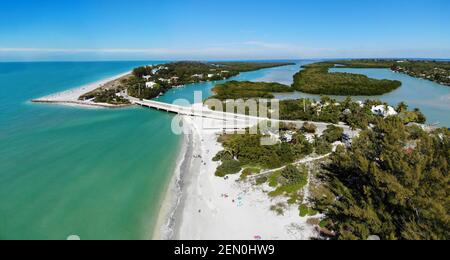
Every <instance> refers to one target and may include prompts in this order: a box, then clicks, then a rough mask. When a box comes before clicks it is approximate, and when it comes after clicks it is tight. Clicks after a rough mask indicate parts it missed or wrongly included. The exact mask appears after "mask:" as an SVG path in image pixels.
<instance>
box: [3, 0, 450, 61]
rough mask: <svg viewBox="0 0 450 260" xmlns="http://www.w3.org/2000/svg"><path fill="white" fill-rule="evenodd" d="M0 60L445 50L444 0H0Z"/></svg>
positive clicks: (449, 36) (443, 53) (439, 53)
mask: <svg viewBox="0 0 450 260" xmlns="http://www.w3.org/2000/svg"><path fill="white" fill-rule="evenodd" d="M0 6H1V8H0V60H3V61H5V60H129V59H141V60H142V59H201V60H205V59H300V58H355V57H423V58H450V15H449V14H450V1H449V0H314V1H313V0H221V1H219V0H0Z"/></svg>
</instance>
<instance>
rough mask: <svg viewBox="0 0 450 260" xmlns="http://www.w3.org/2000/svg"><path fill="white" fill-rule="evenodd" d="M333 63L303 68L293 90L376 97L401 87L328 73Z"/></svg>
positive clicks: (295, 79) (390, 82) (366, 78)
mask: <svg viewBox="0 0 450 260" xmlns="http://www.w3.org/2000/svg"><path fill="white" fill-rule="evenodd" d="M334 66H335V63H334V62H319V63H314V64H310V65H305V66H303V68H304V69H303V70H302V71H300V72H299V73H297V74H296V75H295V76H294V84H293V88H295V89H296V90H298V91H301V92H305V93H310V94H320V95H341V96H356V95H361V96H376V95H382V94H385V93H388V92H391V91H393V90H395V89H397V88H398V87H400V86H401V82H400V81H392V80H377V79H371V78H369V77H367V76H365V75H359V74H351V73H330V72H329V69H330V68H333V67H334Z"/></svg>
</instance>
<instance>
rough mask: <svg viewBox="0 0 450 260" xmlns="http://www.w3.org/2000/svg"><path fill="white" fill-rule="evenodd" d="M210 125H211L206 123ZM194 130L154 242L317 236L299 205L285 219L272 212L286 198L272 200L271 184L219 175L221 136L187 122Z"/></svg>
mask: <svg viewBox="0 0 450 260" xmlns="http://www.w3.org/2000/svg"><path fill="white" fill-rule="evenodd" d="M208 121H209V120H208ZM183 122H186V123H185V125H187V126H188V128H189V130H191V131H192V134H191V135H188V136H185V137H184V138H185V141H184V147H183V148H182V152H181V154H180V156H179V157H178V158H179V159H178V160H179V161H178V162H177V168H176V170H175V171H174V173H173V175H172V177H171V181H170V185H169V187H168V188H167V190H166V193H165V194H164V195H163V200H162V204H161V208H160V210H159V213H158V218H157V224H156V226H155V228H154V233H153V238H152V239H154V240H260V239H261V240H286V239H295V240H307V239H310V238H312V237H315V236H316V231H315V227H314V226H313V225H310V224H308V222H307V220H308V218H310V217H305V218H302V217H300V216H299V211H298V206H293V205H291V206H288V207H287V209H286V211H285V214H284V215H278V214H276V213H275V212H274V211H272V210H271V209H270V208H271V206H273V205H276V204H277V203H280V202H285V201H286V198H284V197H277V198H270V197H269V196H268V194H267V193H268V192H270V191H271V188H270V187H269V186H268V185H263V186H256V185H254V184H253V183H252V182H248V181H244V182H242V181H240V175H239V174H236V175H230V176H228V178H227V179H224V178H219V177H216V176H215V174H214V173H215V171H216V168H217V167H218V166H219V165H220V163H219V162H213V161H212V158H213V157H214V156H215V155H216V154H217V152H219V151H220V150H222V149H223V146H222V145H221V144H220V143H218V142H217V137H218V134H220V131H219V132H218V131H214V130H203V129H202V128H201V125H199V124H198V122H197V121H196V120H195V119H193V118H190V117H184V121H183Z"/></svg>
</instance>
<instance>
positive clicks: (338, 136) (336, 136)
mask: <svg viewBox="0 0 450 260" xmlns="http://www.w3.org/2000/svg"><path fill="white" fill-rule="evenodd" d="M343 135H344V129H342V128H341V127H338V126H334V125H329V126H327V129H326V130H325V131H323V136H322V137H323V138H324V139H325V140H326V141H327V142H329V143H334V142H337V141H341V140H342V136H343Z"/></svg>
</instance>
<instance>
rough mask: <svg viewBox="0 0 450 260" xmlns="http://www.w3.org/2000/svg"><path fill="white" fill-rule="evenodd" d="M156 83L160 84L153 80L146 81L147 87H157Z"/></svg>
mask: <svg viewBox="0 0 450 260" xmlns="http://www.w3.org/2000/svg"><path fill="white" fill-rule="evenodd" d="M156 85H158V84H156V83H155V82H153V81H150V82H146V83H145V87H146V88H154V87H156Z"/></svg>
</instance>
